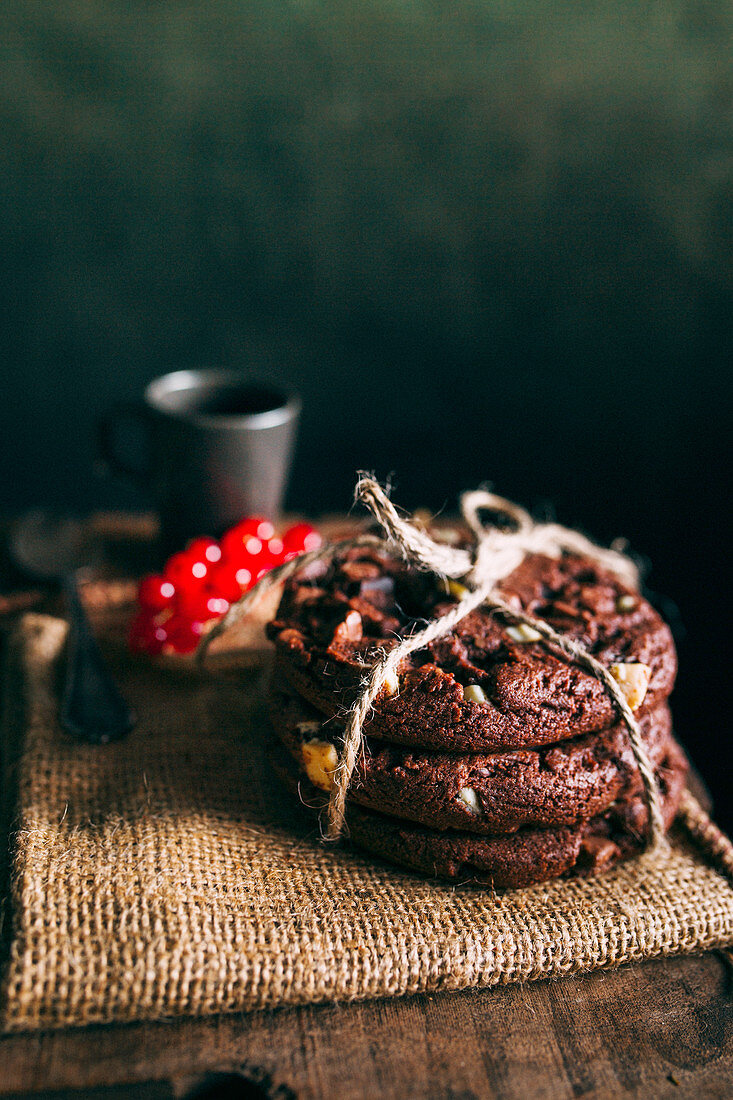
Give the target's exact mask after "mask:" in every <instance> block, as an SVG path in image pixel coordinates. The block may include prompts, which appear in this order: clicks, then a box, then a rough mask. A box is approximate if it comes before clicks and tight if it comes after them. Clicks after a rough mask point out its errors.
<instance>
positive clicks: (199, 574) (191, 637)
mask: <svg viewBox="0 0 733 1100" xmlns="http://www.w3.org/2000/svg"><path fill="white" fill-rule="evenodd" d="M320 545H321V536H320V535H319V534H318V532H317V531H316V530H315V529H314V528H313V527H311V525H310V524H309V523H296V524H295V525H294V526H293V527H289V528H288V530H287V531H285V533H284V534H283V536H282V538H279V537H278V536H277V535H276V534H275V528H274V527H273V525H272V524H271V523H270V521H269V520H267V519H261V518H259V517H256V516H252V517H249V518H248V519H244V520H242V522H241V523H238V524H237V525H236V527H232V528H231V530H230V531H227V533H226V534H225V535H224V536H223V537H222V539H221V541H220V542H217V541H216V540H215V539H210V538H198V539H194V541H193V542H191V543H190V544H189V545H188V546H187V548H186V549H185V550H181V551H180V552H179V553H177V554H173V556H172V557H170V558H169V559H168V561H167V563H166V565H165V568H164V569H163V572H162V573H160V574H155V575H151V576H148V577H144V578H143V579H142V581H141V582H140V587H139V589H138V594H137V599H138V604H139V611H138V613H137V615H136V616H135V618H134V619H133V621H132V624H131V626H130V634H129V642H130V648H131V649H133V650H135V651H136V652H139V653H149V654H153V655H156V654H159V653H192V652H193V650H194V649H195V648H196V646H197V645H198V643H199V640H200V638H201V635H202V633H203V631H204V628H205V624H206V623H207V622H209V621H210V620H211V619H219V618H221V616H222V615H225V614H226V612H227V611H228V610H229V607H230V604H232V603H234V602H235V601H236V600H238V599H239V598H240V596H241V595H242V593H243V592H246V591H247V589H248V588H251V587H252V585H253V584H255V583H256V582H257V581H258V580H259V579H260V577H261V576H262V574H263V573H266V572H267V571H268V569H272V568H273V567H274V566H276V565H281V564H282V563H283V562H285V561H288V560H289V559H290V558H292V557H295V556H296V555H297V554H302V553H303V552H304V551H308V550H317V549H318V547H319V546H320Z"/></svg>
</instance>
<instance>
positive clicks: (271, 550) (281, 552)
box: [267, 535, 285, 565]
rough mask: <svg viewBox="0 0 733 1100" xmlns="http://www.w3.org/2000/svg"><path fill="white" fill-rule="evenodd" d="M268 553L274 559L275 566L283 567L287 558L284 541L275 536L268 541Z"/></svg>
mask: <svg viewBox="0 0 733 1100" xmlns="http://www.w3.org/2000/svg"><path fill="white" fill-rule="evenodd" d="M267 552H268V554H269V555H270V557H271V558H272V561H273V564H274V565H281V564H282V562H283V560H284V557H285V547H284V545H283V540H282V539H281V538H278V537H277V535H275V537H274V538H271V539H268V540H267Z"/></svg>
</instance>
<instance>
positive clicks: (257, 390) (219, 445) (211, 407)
mask: <svg viewBox="0 0 733 1100" xmlns="http://www.w3.org/2000/svg"><path fill="white" fill-rule="evenodd" d="M299 414H300V400H299V398H298V397H296V396H295V395H292V394H288V393H286V392H284V391H283V390H281V389H280V388H279V387H277V386H274V385H272V384H270V383H269V382H263V381H260V380H256V379H251V378H249V377H247V376H246V375H240V374H237V373H235V372H233V371H221V370H219V371H217V370H185V371H175V372H174V373H173V374H166V375H164V376H163V377H161V378H156V379H155V380H154V381H153V382H151V383H150V385H149V386H148V387H147V389H146V390H145V393H144V395H143V400H142V401H140V402H135V403H132V404H129V403H128V404H126V405H124V406H122V407H119V408H117V409H114V410H112V412H111V413H110V414H109V415H108V416H107V417H106V418H105V420H104V421H103V422H102V425H101V430H100V449H101V453H102V457H103V458H104V459H105V460H106V462H107V464H108V465H109V466H110V467H111V468H112V469H113V470H116V471H118V472H120V473H122V474H124V475H126V476H127V477H128V478H131V479H132V480H133V481H135V482H136V483H137V484H138V485H139V486H140V487H141V488H143V489H144V490H145V491H146V492H148V493H149V494H150V495H151V496H152V498H153V502H154V503H155V505H156V506H157V508H158V510H159V512H160V519H161V528H162V535H163V543H164V547H165V549H166V551H171V550H175V549H177V548H179V547H181V546H183V545H184V543H185V542H186V540H187V539H189V538H192V537H194V536H196V535H202V534H210V535H214V536H218V535H220V534H221V533H222V532H223V531H224V530H226V529H227V528H228V527H231V526H232V525H233V524H234V523H237V522H238V521H239V520H240V519H241V518H242V517H243V516H245V515H263V516H267V517H269V518H274V517H276V516H277V515H278V513H279V511H280V508H281V506H282V500H283V495H284V491H285V484H286V480H287V475H288V472H289V469H290V461H291V457H292V450H293V445H294V442H295V432H296V427H297V422H298V417H299ZM130 418H134V419H135V420H137V421H142V423H143V427H144V431H145V435H146V437H147V452H148V454H147V458H146V459H145V460H144V461H141V462H140V463H138V464H134V463H132V462H130V461H129V459H126V458H125V457H123V455H121V453H120V450H121V448H120V440H119V436H120V426H121V422H122V421H123V420H124V419H128V420H129V419H130Z"/></svg>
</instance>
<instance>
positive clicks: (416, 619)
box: [268, 548, 677, 752]
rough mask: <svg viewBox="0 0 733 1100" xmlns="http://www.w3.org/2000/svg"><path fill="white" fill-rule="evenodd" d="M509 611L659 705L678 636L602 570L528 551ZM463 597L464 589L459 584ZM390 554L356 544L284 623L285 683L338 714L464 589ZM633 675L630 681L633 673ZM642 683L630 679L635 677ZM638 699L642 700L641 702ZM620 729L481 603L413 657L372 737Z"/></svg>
mask: <svg viewBox="0 0 733 1100" xmlns="http://www.w3.org/2000/svg"><path fill="white" fill-rule="evenodd" d="M499 589H500V592H501V595H502V597H503V598H504V600H505V601H507V602H508V603H510V604H512V605H514V606H516V607H517V608H522V609H524V610H525V611H527V612H528V613H530V614H532V615H534V616H536V617H538V618H541V619H544V620H545V621H547V622H548V623H550V624H551V625H552V626H553V627H555V628H556V629H557V630H559V631H560V632H562V633H564V634H567V635H569V636H570V637H572V638H574V639H576V640H577V641H579V642H581V643H582V644H583V645H584V646H585V647H586V648H587V649H588V650H589V652H590V653H592V654H593V656H595V657H596V659H597V660H599V661H600V662H601V663H603V664H604V665H606V666H607V667H609V668H612V669H614V670H615V671H616V672H617V673H618V676H619V678H620V679H621V680H623V681H624V684H622V686H625V685H629V686H630V687H632V688H633V689H634V690H633V692H632V694H633V696H634V698H633V701H632V705H633V706H638V705H639V703H640V701H641V700H642V699H643V701H644V703H645V705H646V706H647V708H649V709H651V708H654V707H655V706H656V705H657V704H659V703H660V702H662V701H663V700H664V699H665V698H666V697H667V695H669V693H670V691H671V690H672V686H673V684H674V679H675V674H676V669H677V663H676V655H675V650H674V644H673V641H672V635H671V633H670V631H669V628H668V627H667V626H666V624H665V623H664V622H663V621H662V619H661V618H660V616H659V615H658V614H657V612H656V611H655V610H654V609H653V608H652V607H651V605H650V604H649V603H647V601H646V600H644V599H642V598H641V597H640V596H639V595H638V594H636V593H632V592H630V591H629V590H628V589H627V588H625V587H624V586H623V584H622V583H621V582H620V581H619V580H618V578H616V577H615V576H614V575H613V574H611V573H609V572H607V571H605V570H603V569H601V568H600V567H599V566H598V565H597V564H596V563H595V562H593V561H590V560H587V559H585V558H581V557H577V556H575V555H571V554H565V555H563V556H562V557H561V558H560V559H558V560H554V559H551V558H548V557H545V556H543V555H531V556H528V557H527V558H526V559H525V560H524V562H523V563H522V564H521V565H520V566H519V567H518V568H517V569H516V570H515V571H514V572H513V573H512V574H510V576H509V577H507V578H506V579H505V580H504V581H503V582H502V583H501V584H500V586H499ZM453 593H456V594H459V592H458V589H456V588H455V586H453ZM453 593H451V592H447V591H446V586H445V583H444V582H442V581H439V580H438V579H436V578H434V577H433V576H432V575H430V574H426V573H420V572H418V571H416V570H414V569H410V568H408V567H407V566H406V565H405V563H404V562H402V561H400V560H398V559H396V558H394V557H391V556H390V555H389V554H387V553H386V551H382V550H380V549H373V548H358V549H351V550H349V551H346V552H343V553H341V554H340V555H338V556H337V558H336V559H335V560H334V561H332V562H331V563H329V564H326V563H324V562H318V563H315V564H314V565H311V566H310V567H308V568H306V569H303V570H302V571H301V572H300V573H298V574H296V576H295V577H294V578H292V579H291V580H290V582H289V583H288V584H287V585H286V587H285V591H284V593H283V598H282V600H281V603H280V607H279V608H278V612H277V616H276V618H275V620H274V621H273V622H272V623H270V625H269V626H268V634H269V636H270V637H271V638H272V639H273V640H274V642H275V645H276V649H277V656H278V671H279V675H283V676H285V677H286V678H287V680H288V681H289V682H290V683H291V684H292V686H293V687H294V688H295V689H296V691H297V692H298V693H299V694H300V695H302V696H304V697H305V698H306V699H308V700H309V701H310V702H312V703H313V704H314V705H315V706H316V707H318V708H319V709H320V710H322V711H323V712H324V713H325V714H328V715H337V714H339V712H342V711H343V709H344V708H345V707H346V706H348V705H349V704H350V703H351V701H352V700H353V698H354V696H355V694H356V692H357V691H358V689H359V686H360V684H361V683H362V680H363V677H364V674H365V671H366V670H367V669H368V668H369V666H370V664H371V663H372V662H373V661H374V660H375V659H376V658H377V657H378V656H379V655H380V654H383V653H384V652H385V651H388V650H389V649H391V648H392V647H394V646H395V645H396V644H397V643H398V642H399V640H400V638H402V637H404V636H405V635H406V634H410V633H413V632H414V631H415V630H418V629H419V628H420V626H421V625H423V624H424V622H425V621H426V620H427V619H432V618H435V617H438V616H440V615H443V614H445V613H446V611H447V610H448V609H449V608H450V607H452V606H453V605H454V604H455V602H456V598H457V595H456V594H453ZM629 677H630V680H629V679H628V678H629ZM634 679H635V680H636V683H635V684H631V682H630V681H631V680H634ZM630 698H631V696H630ZM616 721H617V715H616V713H615V709H614V706H613V703H612V702H611V700H610V698H609V697H608V695H607V693H606V691H605V690H604V688H603V687H602V685H601V683H600V682H599V681H598V680H597V679H596V678H595V677H593V676H592V675H590V674H589V673H588V672H586V671H584V670H583V669H581V668H578V667H577V666H576V665H574V664H573V663H572V662H570V661H569V660H567V659H566V658H564V657H562V656H560V655H558V654H556V653H554V652H552V650H551V649H550V647H549V646H548V645H547V644H546V643H544V642H542V641H541V640H540V641H536V640H533V638H532V634H531V632H528V631H527V630H526V629H524V628H521V627H520V628H517V627H516V625H514V624H512V623H510V622H506V621H504V618H503V616H502V615H501V614H499V613H496V612H492V611H490V610H488V609H486V608H479V609H477V610H475V611H473V612H472V613H471V614H470V615H467V616H466V618H465V619H463V621H462V622H461V623H459V624H458V626H457V627H456V628H455V629H454V630H453V631H451V632H450V633H449V634H448V635H446V636H445V637H444V638H439V639H438V640H437V641H435V642H433V643H431V644H429V645H428V646H426V647H425V649H424V650H422V651H420V652H417V653H414V654H412V655H411V657H409V658H407V659H406V660H405V661H403V663H402V666H401V668H400V673H399V684H394V685H391V687H390V689H385V691H384V692H383V693H382V695H381V696H380V698H379V699H378V700H377V703H376V705H375V707H374V710H373V713H372V716H371V718H370V720H369V723H368V727H367V732H368V733H369V734H370V735H371V736H373V737H379V738H382V739H384V740H387V741H392V742H395V743H399V744H407V745H420V746H422V747H424V748H437V749H441V750H444V751H445V750H451V751H464V752H466V751H468V752H477V751H481V750H492V749H511V748H524V747H533V746H539V745H546V744H553V743H555V742H557V741H560V740H563V739H564V738H568V737H576V736H578V735H579V734H583V733H589V732H592V731H596V730H602V729H606V728H608V727H609V726H612V725H613V724H614V723H615V722H616Z"/></svg>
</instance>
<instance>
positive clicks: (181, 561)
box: [163, 550, 210, 599]
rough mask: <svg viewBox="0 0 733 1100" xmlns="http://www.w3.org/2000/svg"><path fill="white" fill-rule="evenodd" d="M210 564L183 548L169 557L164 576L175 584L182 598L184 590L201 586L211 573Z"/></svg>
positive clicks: (187, 590) (192, 589)
mask: <svg viewBox="0 0 733 1100" xmlns="http://www.w3.org/2000/svg"><path fill="white" fill-rule="evenodd" d="M209 569H210V566H209V564H208V563H207V562H206V561H205V560H204V559H203V558H202V557H201V556H199V555H196V556H192V555H191V554H190V553H189V551H188V550H181V551H179V553H177V554H174V555H173V557H171V558H169V559H168V562H167V564H166V567H165V570H164V571H163V576H164V577H165V579H166V580H169V581H170V582H171V584H172V585H174V587H175V589H176V591H177V593H178V597H179V599H180V597H181V595H182V594H183V593H184V592H191V591H195V590H196V589H197V588H200V587H201V586H202V585H203V583H204V581H205V580H206V578H207V576H208V574H209Z"/></svg>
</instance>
